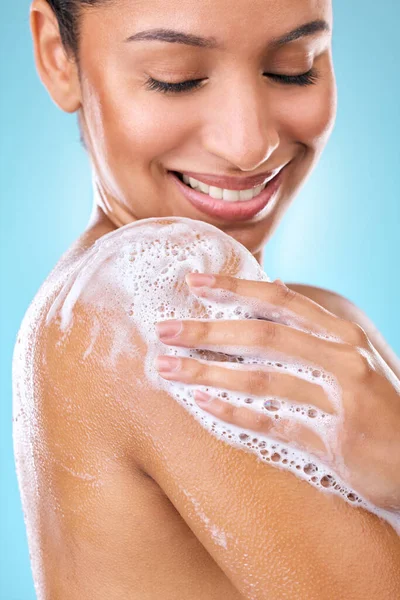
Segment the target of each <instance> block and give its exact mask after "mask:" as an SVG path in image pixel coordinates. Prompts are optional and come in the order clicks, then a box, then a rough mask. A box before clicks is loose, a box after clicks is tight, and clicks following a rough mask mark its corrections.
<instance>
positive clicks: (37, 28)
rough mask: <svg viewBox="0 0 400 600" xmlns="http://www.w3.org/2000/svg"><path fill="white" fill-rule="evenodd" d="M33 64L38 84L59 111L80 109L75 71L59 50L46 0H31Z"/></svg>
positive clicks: (56, 24) (59, 44)
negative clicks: (45, 90) (40, 84)
mask: <svg viewBox="0 0 400 600" xmlns="http://www.w3.org/2000/svg"><path fill="white" fill-rule="evenodd" d="M30 27H31V32H32V38H33V44H34V55H35V64H36V69H37V71H38V74H39V77H40V80H41V81H42V83H43V85H44V86H45V87H46V88H47V90H48V92H49V94H50V96H51V98H52V99H53V101H54V102H55V104H56V105H57V106H58V107H59V108H61V110H63V111H65V112H68V113H72V112H75V111H77V110H78V109H79V107H80V106H81V90H80V82H79V76H78V68H77V65H76V62H75V60H74V59H73V57H69V56H67V53H66V51H65V49H64V47H63V44H62V41H61V36H60V30H59V27H58V23H57V19H56V16H55V14H54V13H53V11H52V9H51V8H50V6H49V4H48V3H47V2H46V0H34V1H33V2H32V4H31V9H30Z"/></svg>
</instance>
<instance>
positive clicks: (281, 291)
mask: <svg viewBox="0 0 400 600" xmlns="http://www.w3.org/2000/svg"><path fill="white" fill-rule="evenodd" d="M276 293H277V297H278V302H279V304H280V305H281V306H288V305H289V304H292V302H293V301H294V300H295V299H296V298H297V295H298V294H297V292H295V291H294V290H291V289H290V288H288V287H287V286H286V285H285V286H283V285H277V290H276Z"/></svg>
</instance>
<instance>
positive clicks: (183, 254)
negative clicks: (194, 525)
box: [47, 217, 400, 534]
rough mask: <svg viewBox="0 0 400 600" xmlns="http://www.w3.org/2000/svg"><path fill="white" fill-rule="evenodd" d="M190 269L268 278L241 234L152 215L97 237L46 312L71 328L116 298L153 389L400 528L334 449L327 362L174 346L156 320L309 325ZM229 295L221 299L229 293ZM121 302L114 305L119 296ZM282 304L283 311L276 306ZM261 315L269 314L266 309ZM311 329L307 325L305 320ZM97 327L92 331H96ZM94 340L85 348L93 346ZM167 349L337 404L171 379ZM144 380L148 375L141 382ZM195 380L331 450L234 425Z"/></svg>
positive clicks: (125, 345) (117, 348)
mask: <svg viewBox="0 0 400 600" xmlns="http://www.w3.org/2000/svg"><path fill="white" fill-rule="evenodd" d="M190 272H202V273H203V272H205V273H220V274H224V275H230V276H233V277H237V278H241V279H250V280H254V281H266V282H268V281H270V279H269V278H268V276H267V275H266V274H265V273H264V271H263V270H262V268H261V267H260V265H259V264H258V263H257V261H256V259H255V258H254V257H253V256H252V255H251V253H250V252H249V251H248V250H247V249H246V248H245V247H244V246H243V245H242V244H240V243H239V242H237V241H236V240H235V239H234V238H232V237H230V236H229V235H227V234H225V233H223V232H221V231H220V230H219V229H217V228H216V227H214V226H213V225H210V224H208V223H204V222H201V221H195V220H192V219H188V218H183V217H164V218H150V219H144V220H140V221H137V222H134V223H132V224H129V225H126V226H124V227H121V228H119V229H117V230H116V231H114V232H111V233H109V234H107V235H105V236H103V237H102V238H100V239H99V240H97V241H96V243H95V244H94V245H93V247H92V248H91V249H90V250H89V251H88V252H87V253H86V255H85V258H84V259H83V260H82V261H81V263H80V264H79V265H78V268H77V269H76V272H75V275H74V276H73V277H71V278H70V283H69V284H68V285H67V286H66V287H65V288H64V290H63V291H62V293H61V294H60V295H59V296H58V298H57V300H56V301H55V303H54V304H53V307H52V309H51V311H50V312H49V314H48V317H47V319H48V321H51V320H53V319H54V318H57V319H58V320H59V325H60V328H61V329H62V331H63V332H64V334H65V335H68V331H69V330H70V327H71V325H72V322H73V318H74V306H75V304H76V302H77V301H78V299H79V302H83V303H86V304H90V305H93V306H94V307H97V308H98V309H101V310H110V311H111V313H113V310H112V309H113V308H115V307H117V308H118V311H117V312H115V313H114V314H119V315H120V314H123V315H124V318H126V319H131V320H132V321H133V322H134V325H135V327H136V328H137V329H138V331H139V332H140V334H141V336H142V338H143V340H144V342H145V344H146V347H147V354H146V356H145V357H144V361H145V363H144V371H145V375H146V378H147V381H146V384H147V386H149V387H150V388H151V387H152V388H154V389H163V390H165V391H166V392H167V393H168V394H169V395H170V396H171V397H172V398H174V399H175V401H176V402H178V403H179V404H180V405H181V406H182V407H183V408H184V409H185V410H187V411H188V412H189V413H190V414H191V415H192V417H193V418H194V419H195V420H196V421H198V422H199V423H200V424H201V425H202V427H204V428H205V429H206V430H207V431H209V432H210V434H212V435H213V436H215V437H216V438H218V439H219V440H222V441H223V442H225V443H227V444H229V445H231V446H234V447H236V448H240V449H243V450H246V451H249V452H252V453H254V454H255V455H257V457H258V458H259V459H260V460H261V461H263V462H265V463H268V464H270V465H272V466H274V467H276V468H279V469H284V470H287V471H290V472H291V473H294V474H295V475H296V476H297V477H299V478H301V479H303V480H305V481H307V482H308V483H309V484H310V485H312V486H314V487H316V488H317V489H319V490H320V491H322V492H324V493H333V494H336V495H339V496H340V497H342V498H343V499H344V500H345V501H346V502H347V503H348V504H351V505H352V506H358V507H363V508H364V509H366V510H368V511H370V512H372V513H374V514H376V515H378V516H380V517H382V518H383V519H385V520H387V521H388V522H389V523H390V524H391V525H392V526H393V527H394V529H395V530H396V531H397V533H399V534H400V516H399V514H397V513H394V512H391V511H388V510H384V509H382V508H380V507H377V506H375V505H373V504H372V503H371V502H369V501H368V500H367V499H366V498H364V497H362V495H361V494H359V493H358V492H357V491H356V490H355V489H353V488H352V486H351V485H350V484H349V479H348V477H347V470H346V467H345V465H344V464H343V463H342V462H341V460H340V456H339V455H338V453H337V452H336V448H337V447H338V443H337V440H338V432H339V425H340V419H341V416H342V410H341V390H340V386H339V385H338V383H337V381H336V380H335V378H334V377H333V376H332V374H330V373H328V372H326V371H324V370H323V369H322V368H321V366H320V365H318V364H315V365H312V364H304V363H302V362H301V361H300V360H299V359H298V357H287V356H286V355H283V354H280V353H278V352H274V354H273V355H271V356H269V357H268V359H267V360H266V359H265V357H263V358H261V357H260V356H259V355H257V353H256V352H254V349H252V351H249V349H246V348H244V347H240V345H237V346H235V347H232V348H231V349H230V352H229V354H228V353H226V351H225V352H224V351H223V349H222V348H213V350H210V349H191V348H181V347H168V346H165V345H164V344H162V343H161V342H160V340H159V339H158V337H157V334H156V328H155V324H156V322H159V321H163V320H168V319H194V318H195V319H200V320H210V319H211V320H213V319H231V320H239V319H257V318H263V319H270V320H273V319H274V318H275V319H276V318H277V317H278V316H279V317H283V318H284V319H286V321H285V322H286V324H287V325H291V326H293V327H299V326H300V325H301V319H300V318H299V317H297V316H296V315H294V314H291V313H290V311H286V312H285V311H282V310H281V311H279V310H277V308H276V307H274V306H272V305H271V307H270V311H268V310H267V311H265V305H264V313H262V314H261V312H260V305H259V303H258V302H257V301H256V300H249V299H242V298H238V297H236V296H234V295H233V294H230V293H229V292H225V293H223V292H222V293H220V296H219V298H217V299H216V298H215V297H214V299H213V298H210V297H207V298H205V297H201V296H195V295H194V294H193V293H191V292H190V289H189V287H188V286H187V284H186V282H185V279H184V278H185V275H186V274H187V273H190ZM221 299H222V300H223V301H221ZM110 303H111V304H112V303H114V307H112V306H111V304H110ZM278 313H279V314H278ZM260 315H261V316H260ZM110 326H111V327H113V328H114V329H113V330H114V340H113V344H112V348H113V351H112V353H110V355H109V356H105V357H104V360H105V361H108V363H109V364H110V365H115V361H116V360H117V359H118V356H119V354H120V353H128V352H132V351H134V350H135V349H134V348H133V349H132V346H131V345H130V343H129V340H128V339H126V338H125V336H124V333H123V331H122V330H121V327H123V324H122V325H121V323H120V322H119V323H111V324H110ZM303 328H304V326H303ZM97 334H98V330H94V331H93V338H95V337H96V335H97ZM310 334H311V335H316V336H317V337H322V338H327V339H331V340H332V341H338V340H335V338H331V337H330V336H329V335H328V334H327V332H324V331H322V330H316V329H314V330H313V331H310ZM92 345H93V344H92V343H91V344H90V345H89V347H88V348H87V350H86V352H85V357H84V358H86V357H87V355H88V354H89V353H90V350H91V347H92ZM159 354H170V355H171V356H181V357H191V358H196V359H198V360H200V361H203V362H207V363H208V364H213V363H215V364H220V365H222V366H224V367H225V368H228V369H242V370H243V369H244V370H250V369H257V370H261V369H265V370H274V371H277V370H278V371H281V372H284V373H287V374H291V375H295V376H296V377H299V378H301V379H304V380H306V381H309V382H312V383H317V384H318V385H320V386H321V387H322V388H323V389H324V391H325V393H326V395H327V397H328V398H329V400H330V402H331V404H332V412H333V413H334V414H331V413H325V412H323V411H322V410H320V409H319V408H316V407H315V406H313V405H312V404H310V405H301V404H297V403H295V402H291V401H290V399H287V398H277V397H272V396H271V397H267V398H260V397H249V395H248V394H243V393H235V392H232V391H229V390H223V389H219V390H217V389H210V388H209V387H207V386H201V385H198V384H193V385H190V384H185V383H181V382H176V381H167V380H165V379H163V378H162V377H160V375H159V374H158V372H157V370H156V368H155V358H156V356H157V355H159ZM140 383H141V384H143V382H140ZM195 389H200V390H202V391H205V392H208V393H211V394H212V395H214V396H216V397H219V398H221V399H225V400H229V402H230V403H232V404H234V405H235V406H247V407H249V406H250V405H251V408H252V409H253V410H255V411H258V412H259V413H261V414H265V415H268V416H270V417H271V419H273V420H275V421H279V420H283V421H285V422H286V421H287V420H288V419H289V420H290V422H292V423H302V424H303V425H304V426H306V427H308V428H309V429H311V430H312V431H313V432H315V433H316V434H317V435H318V436H319V437H320V438H321V439H322V440H323V441H324V443H325V444H326V447H327V453H326V456H325V457H323V456H317V455H316V453H315V452H310V451H307V450H305V449H304V448H299V447H296V445H295V443H291V444H287V443H282V441H279V436H276V435H275V436H274V435H273V432H272V433H270V435H265V434H260V433H257V434H256V433H255V432H254V431H251V430H246V429H243V428H239V427H237V426H235V425H230V424H229V425H228V424H227V423H225V422H223V421H221V420H220V419H218V418H216V417H214V416H213V415H210V414H208V413H206V412H205V411H202V410H201V409H200V408H199V406H198V405H197V404H196V402H195V400H194V396H193V392H194V390H195Z"/></svg>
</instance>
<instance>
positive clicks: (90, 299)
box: [49, 228, 400, 600]
mask: <svg viewBox="0 0 400 600" xmlns="http://www.w3.org/2000/svg"><path fill="white" fill-rule="evenodd" d="M123 229H124V230H125V231H123V232H121V237H122V236H123V235H125V236H127V231H126V228H123ZM113 235H114V240H116V239H120V238H118V235H116V234H113ZM126 243H128V245H129V244H134V238H133V239H131V240H130V239H129V238H128V239H127V240H125V244H126ZM120 250H121V247H119V250H115V248H114V247H113V246H112V245H110V246H109V247H107V245H106V244H104V245H103V246H102V249H100V250H98V252H97V254H93V255H92V256H91V257H89V260H88V262H87V268H86V272H85V269H82V270H81V272H80V275H79V276H78V277H77V279H76V280H75V281H74V282H73V283H72V284H71V285H70V286H69V289H68V290H66V292H65V294H64V295H63V297H62V301H60V302H59V304H58V307H57V306H56V307H55V310H54V312H53V314H54V315H55V317H54V320H53V322H52V324H51V325H50V328H49V332H50V333H49V334H51V329H52V328H54V330H55V331H56V330H57V329H59V328H60V327H61V328H62V335H61V336H60V338H59V344H58V346H57V347H58V348H59V350H60V352H59V353H55V354H54V355H53V359H52V369H53V370H54V371H56V370H57V365H58V364H59V361H60V360H61V361H64V362H65V360H66V358H65V357H69V359H68V360H69V361H70V369H69V373H70V380H69V381H67V382H66V383H65V384H64V385H65V389H64V391H63V395H67V396H68V392H69V393H70V394H73V395H74V397H75V398H76V399H78V398H79V394H83V395H84V396H85V399H89V400H87V402H88V403H87V406H86V407H84V411H85V410H87V411H88V414H87V418H88V419H89V418H90V411H91V410H97V411H99V417H98V418H99V421H98V426H96V427H94V428H92V429H91V431H88V430H87V427H86V428H85V426H84V420H85V414H83V415H82V413H80V414H79V417H78V416H77V413H73V411H72V413H71V415H70V416H69V418H71V419H75V420H77V419H80V420H82V423H83V425H82V430H81V434H82V437H81V436H80V434H79V427H78V430H77V436H78V437H77V440H76V442H77V444H78V445H82V444H83V446H84V448H85V454H86V456H87V457H90V460H89V463H86V462H85V465H82V466H83V468H82V466H81V468H78V467H79V465H77V464H76V462H75V461H74V460H73V456H74V455H73V454H72V453H71V456H69V455H68V453H64V451H63V449H62V444H61V443H60V444H59V445H60V453H62V454H63V460H64V461H66V463H65V464H66V465H67V466H69V467H70V468H73V469H74V470H75V471H76V472H78V473H80V475H82V476H85V474H89V475H95V474H96V472H97V471H96V469H97V468H98V465H99V463H101V464H103V465H104V464H107V462H108V461H109V462H108V464H109V465H110V467H109V468H110V469H111V471H112V472H115V471H114V469H117V467H118V464H120V463H119V461H118V460H115V459H116V458H118V459H120V458H122V459H123V458H124V457H125V458H126V460H127V461H129V459H131V460H132V462H133V463H134V464H136V465H137V466H138V467H139V469H140V470H141V471H142V472H145V473H147V474H148V475H150V476H151V478H153V479H154V481H156V482H157V484H158V485H159V486H160V488H161V489H162V490H163V491H164V493H165V494H166V495H167V497H168V498H169V500H170V501H171V502H172V504H173V505H174V506H175V508H176V509H177V511H178V512H179V513H180V515H181V516H182V518H183V519H184V520H185V521H186V523H187V524H188V525H189V527H190V528H191V529H192V531H193V532H194V533H195V535H196V536H197V538H198V539H199V540H200V542H201V543H202V544H203V546H204V547H205V548H206V550H207V551H208V552H209V554H210V555H211V556H212V557H213V558H214V560H215V561H216V562H217V564H218V565H219V566H220V567H221V569H222V570H223V571H224V572H225V574H226V575H227V576H228V577H229V579H230V580H231V581H232V583H233V584H234V585H235V587H236V588H237V589H238V591H239V592H241V593H242V594H243V595H244V597H245V598H249V599H252V598H257V599H260V600H264V599H265V600H266V599H267V598H268V599H269V598H274V597H276V598H277V597H284V596H287V597H290V598H293V599H294V598H299V599H300V598H310V599H312V598H318V599H322V598H324V597H332V596H335V597H344V596H348V595H349V590H351V591H352V597H354V598H358V597H360V598H361V597H365V595H366V594H370V595H371V596H372V597H382V598H386V597H387V598H391V597H395V596H396V595H397V594H398V593H399V591H400V574H399V573H398V569H397V566H396V565H398V561H399V560H400V544H399V538H398V536H397V535H396V534H395V533H394V531H393V530H392V529H391V528H390V526H389V525H388V524H387V523H384V522H382V521H380V520H379V519H378V518H377V517H376V516H374V515H372V514H369V513H367V512H365V511H363V510H362V509H356V508H353V507H350V506H349V505H348V504H346V503H345V502H344V501H342V500H341V499H339V498H338V497H337V496H333V495H326V494H323V493H321V492H319V491H317V490H316V489H315V488H313V487H311V486H310V485H308V484H307V483H305V482H304V481H301V480H299V479H298V478H296V477H295V476H294V475H292V474H290V473H288V472H284V471H281V470H279V469H278V468H276V467H271V466H270V465H268V464H265V463H261V462H260V461H258V459H257V458H256V456H255V455H254V454H251V453H249V452H246V451H245V450H243V449H238V448H235V447H233V446H231V445H230V444H228V443H226V442H225V441H222V440H221V439H217V438H216V437H215V436H213V435H212V434H210V433H209V432H208V431H206V429H205V428H203V426H202V425H201V424H200V422H199V421H198V420H196V419H195V418H193V415H192V414H190V413H189V411H188V410H187V409H188V407H187V406H185V405H184V403H183V402H178V401H177V400H176V398H175V397H174V396H173V395H172V394H171V393H169V391H168V389H167V388H166V387H165V386H163V385H160V384H158V383H157V381H156V380H155V379H154V378H153V379H152V378H151V376H150V375H151V373H153V375H154V369H153V371H152V361H153V359H154V356H155V355H156V352H157V350H158V351H159V350H160V348H159V347H157V346H156V344H155V342H154V340H155V338H156V336H155V333H154V334H153V332H152V331H150V325H151V324H152V325H154V319H153V321H152V323H151V319H150V321H149V314H150V315H151V314H153V313H152V312H151V311H152V310H153V308H154V306H153V305H152V302H153V299H154V298H152V296H151V294H150V295H147V296H146V294H142V296H138V298H136V299H135V298H134V290H135V288H134V287H132V285H131V283H132V282H133V278H134V277H135V273H136V274H137V273H138V272H139V271H134V270H133V265H132V264H130V263H128V261H129V256H131V257H132V254H131V253H130V252H126V251H125V250H124V251H123V252H122V253H121V252H120ZM181 264H182V263H181ZM238 264H240V261H236V260H235V259H234V258H233V259H231V260H230V261H228V262H224V263H223V266H222V267H221V272H224V273H226V274H235V269H237V268H238ZM196 266H197V267H200V270H201V268H202V264H201V262H200V264H199V263H197V264H196ZM213 266H215V265H213ZM156 267H157V265H155V264H154V263H153V264H152V265H150V266H149V267H148V273H150V271H151V270H152V269H156ZM206 268H207V267H206ZM206 268H205V269H204V270H206ZM210 270H211V271H214V269H211V268H210ZM215 272H217V271H215ZM251 275H252V273H251V269H250V277H251ZM151 278H152V281H153V283H154V282H155V281H157V282H158V284H160V283H161V282H162V277H161V276H160V274H158V275H157V273H155V272H153V273H152V274H151ZM254 278H255V277H254ZM176 281H177V280H176V279H175V283H176ZM137 283H138V279H136V284H137ZM142 283H143V282H142ZM83 285H84V286H85V287H84V288H83V287H82V286H83ZM136 291H137V292H138V293H140V292H141V291H140V290H138V288H136ZM180 292H181V294H182V295H184V294H185V293H186V292H185V291H184V288H180ZM165 294H166V292H165ZM166 298H167V296H166ZM136 300H137V301H136ZM185 303H186V304H184V305H182V306H183V307H184V308H185V306H187V307H189V297H188V296H185ZM190 306H191V307H192V308H193V306H195V305H194V304H191V305H190ZM172 308H175V310H176V308H177V307H176V306H175V307H172ZM182 310H183V309H182ZM135 311H138V312H137V313H136V312H135ZM184 312H185V311H184ZM200 314H201V307H197V309H196V310H195V309H193V310H192V314H191V315H190V311H189V312H188V310H186V316H187V317H189V316H193V317H195V316H199V315H200ZM202 314H203V316H204V313H202ZM57 315H58V317H57ZM153 316H154V314H153ZM176 316H178V315H176ZM132 317H134V318H132ZM155 320H158V319H155ZM144 325H146V326H144ZM56 335H60V334H59V333H57V334H56ZM77 364H79V367H76V365H77ZM54 391H56V393H59V392H58V390H54ZM60 397H61V396H60ZM90 399H92V400H90ZM49 401H51V398H49ZM66 411H67V407H64V413H63V414H64V416H65V415H66ZM66 424H67V425H68V421H67V422H66ZM64 429H65V423H63V427H59V428H58V432H59V433H60V434H61V435H62V434H63V433H62V432H63V431H64ZM56 445H57V444H56ZM71 452H72V451H71ZM89 466H90V467H91V470H88V467H89ZM105 473H106V474H105V478H106V481H107V469H106V471H105ZM110 485H112V483H111V479H110ZM88 486H90V483H88ZM102 489H104V488H102V487H100V491H99V490H98V489H96V487H94V488H93V491H92V492H91V493H92V494H93V495H94V496H96V494H98V493H100V494H101V490H102ZM126 489H128V488H126ZM128 496H129V495H128V494H125V497H123V498H122V499H120V501H121V503H122V508H121V510H117V512H116V515H115V516H114V518H113V519H111V520H110V521H108V525H107V526H108V527H110V528H115V529H116V530H118V528H121V527H122V525H121V523H123V520H124V515H125V514H126V512H124V511H129V497H128ZM110 498H112V495H111V496H107V498H106V500H105V502H104V505H102V510H103V513H102V514H103V515H104V518H106V515H107V511H109V510H110ZM75 501H76V500H74V502H75ZM85 502H86V505H87V506H90V500H89V501H86V500H85ZM117 506H118V505H117ZM74 508H76V509H77V514H76V516H77V519H76V527H79V515H80V508H81V507H79V506H78V507H74ZM113 511H114V507H113ZM88 515H89V516H88V518H90V511H88ZM94 519H95V520H97V519H98V515H96V516H95V517H94ZM101 533H102V532H101V530H100V538H101ZM96 535H97V534H96ZM96 535H94V537H93V539H89V540H88V541H87V543H88V544H89V545H90V544H93V543H95V542H94V540H95V539H96ZM98 539H99V538H97V540H98ZM114 540H115V536H114ZM115 551H116V548H112V547H110V553H112V552H114V555H115ZM360 556H362V557H363V559H362V560H360ZM95 559H96V554H94V558H93V560H94V562H95ZM349 564H351V565H352V570H351V572H349V569H348V566H349ZM377 565H379V566H377ZM377 571H379V581H378V578H377V577H376V573H377ZM116 573H117V572H116ZM326 590H329V593H328V595H327V596H326V594H327V592H326Z"/></svg>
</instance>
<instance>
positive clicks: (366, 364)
mask: <svg viewBox="0 0 400 600" xmlns="http://www.w3.org/2000/svg"><path fill="white" fill-rule="evenodd" d="M347 364H348V366H349V375H350V376H351V377H352V378H354V377H355V378H356V379H357V380H358V381H360V380H361V381H362V380H365V379H367V378H368V377H369V375H370V374H371V373H372V371H373V367H372V366H371V363H370V361H369V360H368V357H367V356H365V354H363V353H361V352H359V350H357V349H353V350H352V351H350V353H349V356H348V363H347Z"/></svg>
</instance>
